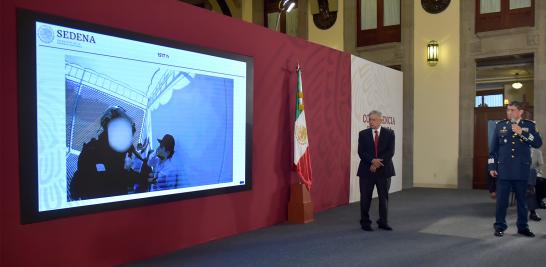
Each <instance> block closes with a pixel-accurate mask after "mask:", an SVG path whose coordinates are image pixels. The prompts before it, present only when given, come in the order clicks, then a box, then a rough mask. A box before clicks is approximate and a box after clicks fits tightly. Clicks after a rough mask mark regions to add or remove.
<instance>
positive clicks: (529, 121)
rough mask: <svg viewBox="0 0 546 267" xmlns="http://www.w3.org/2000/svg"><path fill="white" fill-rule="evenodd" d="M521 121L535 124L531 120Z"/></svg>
mask: <svg viewBox="0 0 546 267" xmlns="http://www.w3.org/2000/svg"><path fill="white" fill-rule="evenodd" d="M522 121H524V122H528V123H532V124H537V123H536V122H535V121H532V120H525V119H524V120H522Z"/></svg>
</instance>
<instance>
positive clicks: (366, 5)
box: [356, 0, 401, 46]
mask: <svg viewBox="0 0 546 267" xmlns="http://www.w3.org/2000/svg"><path fill="white" fill-rule="evenodd" d="M356 12H357V16H356V17H357V33H356V37H357V38H356V39H357V46H367V45H374V44H382V43H391V42H400V39H401V37H400V36H401V34H400V0H358V1H357V11H356Z"/></svg>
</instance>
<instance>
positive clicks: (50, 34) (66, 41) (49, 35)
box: [38, 25, 97, 47]
mask: <svg viewBox="0 0 546 267" xmlns="http://www.w3.org/2000/svg"><path fill="white" fill-rule="evenodd" d="M38 38H39V39H40V41H42V42H43V43H45V44H50V43H52V42H53V41H54V40H55V38H57V43H58V44H62V45H70V46H76V47H81V43H90V44H96V43H97V42H96V41H95V37H94V36H93V35H92V34H85V33H80V32H74V31H69V30H66V29H57V30H53V28H51V27H50V26H49V25H40V27H39V28H38Z"/></svg>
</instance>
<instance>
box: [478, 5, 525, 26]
mask: <svg viewBox="0 0 546 267" xmlns="http://www.w3.org/2000/svg"><path fill="white" fill-rule="evenodd" d="M534 25H535V1H534V0H476V32H485V31H493V30H501V29H509V28H516V27H524V26H531V27H532V26H534Z"/></svg>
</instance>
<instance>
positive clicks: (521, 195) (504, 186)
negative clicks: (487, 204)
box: [494, 179, 529, 231]
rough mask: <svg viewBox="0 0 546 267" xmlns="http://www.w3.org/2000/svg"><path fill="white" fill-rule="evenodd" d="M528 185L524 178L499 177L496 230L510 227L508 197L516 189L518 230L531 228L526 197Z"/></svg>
mask: <svg viewBox="0 0 546 267" xmlns="http://www.w3.org/2000/svg"><path fill="white" fill-rule="evenodd" d="M527 187H528V183H527V181H524V180H504V179H502V180H501V179H497V211H496V221H495V225H494V227H495V229H496V230H498V231H505V230H506V228H508V226H507V225H506V209H507V208H508V198H509V196H510V192H511V191H514V193H515V194H516V202H517V206H518V221H517V227H518V230H524V229H527V228H529V225H528V224H527V212H528V211H527V199H526V197H525V194H526V192H527Z"/></svg>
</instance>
